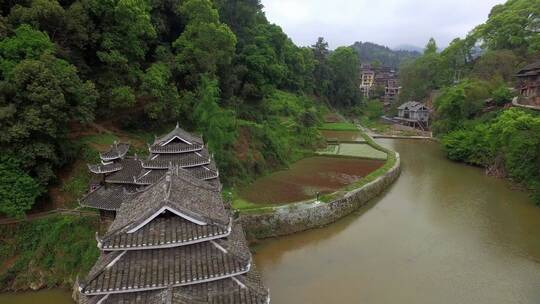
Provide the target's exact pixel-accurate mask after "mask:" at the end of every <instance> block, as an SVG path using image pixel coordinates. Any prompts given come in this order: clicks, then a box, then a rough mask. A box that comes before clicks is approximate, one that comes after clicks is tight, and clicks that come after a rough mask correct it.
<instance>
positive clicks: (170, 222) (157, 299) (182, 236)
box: [79, 166, 269, 304]
mask: <svg viewBox="0 0 540 304" xmlns="http://www.w3.org/2000/svg"><path fill="white" fill-rule="evenodd" d="M98 247H99V248H100V249H101V250H102V253H101V256H100V258H99V259H98V261H97V263H96V264H95V265H94V267H93V268H92V270H91V271H90V274H89V275H88V277H87V279H86V281H85V282H84V283H81V284H80V287H79V288H80V292H81V303H239V304H242V303H261V304H262V303H269V294H268V291H267V290H266V289H265V288H264V287H263V286H262V285H261V282H260V279H259V276H258V274H257V273H256V272H255V271H254V270H253V268H252V258H251V254H250V252H249V248H248V247H247V245H246V240H245V237H244V234H243V231H242V228H241V227H240V225H239V224H236V223H234V222H233V220H232V219H231V217H230V213H229V211H228V210H227V209H225V207H224V203H223V199H222V197H221V191H220V188H219V187H217V186H215V185H211V184H209V183H206V182H204V181H202V180H200V179H197V178H195V177H194V176H193V175H192V174H190V173H189V172H188V171H187V170H185V169H182V168H180V167H178V166H176V167H174V168H172V169H170V170H168V172H167V173H166V174H165V176H163V177H161V178H160V179H159V181H157V182H156V183H155V184H153V185H152V186H150V187H148V188H147V189H145V190H144V191H139V192H135V193H130V194H126V196H125V202H124V203H123V204H122V205H121V207H120V208H119V209H118V211H117V217H116V219H115V220H114V221H113V223H112V224H111V226H110V227H109V230H108V232H107V233H106V234H105V235H104V236H103V237H98Z"/></svg>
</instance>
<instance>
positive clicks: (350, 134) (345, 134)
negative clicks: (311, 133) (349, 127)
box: [321, 131, 364, 141]
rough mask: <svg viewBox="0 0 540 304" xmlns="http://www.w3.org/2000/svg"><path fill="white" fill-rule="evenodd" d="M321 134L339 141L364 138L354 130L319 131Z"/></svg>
mask: <svg viewBox="0 0 540 304" xmlns="http://www.w3.org/2000/svg"><path fill="white" fill-rule="evenodd" d="M321 134H322V136H324V137H326V138H327V139H337V140H340V141H361V140H364V138H363V137H362V135H361V134H360V132H355V131H321Z"/></svg>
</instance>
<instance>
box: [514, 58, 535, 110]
mask: <svg viewBox="0 0 540 304" xmlns="http://www.w3.org/2000/svg"><path fill="white" fill-rule="evenodd" d="M516 77H517V78H518V91H519V93H520V95H521V96H522V99H523V101H524V103H525V104H529V105H533V106H540V60H539V61H536V62H534V63H531V64H529V65H527V66H526V67H524V68H523V69H521V70H520V71H519V72H518V73H517V75H516Z"/></svg>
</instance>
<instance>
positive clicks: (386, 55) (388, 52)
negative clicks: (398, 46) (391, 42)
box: [351, 42, 421, 68]
mask: <svg viewBox="0 0 540 304" xmlns="http://www.w3.org/2000/svg"><path fill="white" fill-rule="evenodd" d="M351 47H352V48H353V49H354V50H355V51H356V52H357V53H358V56H359V58H360V62H362V63H371V62H373V61H379V62H381V64H382V65H384V66H389V67H392V68H398V67H399V65H400V64H401V63H402V62H403V61H404V60H406V59H414V58H417V57H419V56H420V55H421V53H420V52H416V51H408V50H392V49H390V48H389V47H386V46H382V45H378V44H375V43H372V42H355V43H354V44H353V45H352V46H351Z"/></svg>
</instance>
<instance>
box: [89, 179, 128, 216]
mask: <svg viewBox="0 0 540 304" xmlns="http://www.w3.org/2000/svg"><path fill="white" fill-rule="evenodd" d="M129 191H135V186H129V185H128V186H121V185H107V186H101V187H99V188H97V189H96V190H94V191H92V192H90V193H88V194H87V195H86V196H84V197H83V198H82V199H81V200H80V201H79V203H80V204H81V206H84V207H90V208H96V209H103V210H109V211H112V210H117V209H118V208H120V205H121V204H122V202H123V201H124V198H125V196H126V194H127V192H129Z"/></svg>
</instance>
